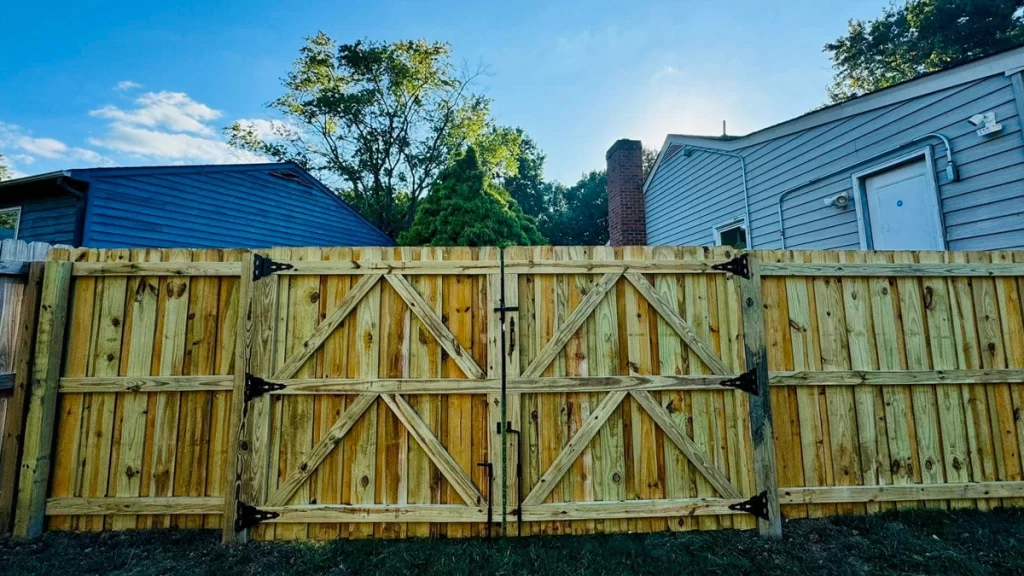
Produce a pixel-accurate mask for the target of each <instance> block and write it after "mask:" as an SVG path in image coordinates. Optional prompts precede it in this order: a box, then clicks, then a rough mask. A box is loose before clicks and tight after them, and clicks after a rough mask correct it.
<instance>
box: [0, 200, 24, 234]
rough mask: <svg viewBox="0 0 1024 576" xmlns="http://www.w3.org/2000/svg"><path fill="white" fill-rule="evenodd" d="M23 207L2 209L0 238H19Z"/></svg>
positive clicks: (0, 214) (0, 212) (0, 211)
mask: <svg viewBox="0 0 1024 576" xmlns="http://www.w3.org/2000/svg"><path fill="white" fill-rule="evenodd" d="M20 222H21V207H20V206H19V207H17V208H4V209H0V240H7V239H11V240H17V239H18V224H19V223H20Z"/></svg>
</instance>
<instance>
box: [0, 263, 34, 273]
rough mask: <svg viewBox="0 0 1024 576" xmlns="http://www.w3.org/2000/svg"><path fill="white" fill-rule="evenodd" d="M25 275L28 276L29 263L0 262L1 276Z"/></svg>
mask: <svg viewBox="0 0 1024 576" xmlns="http://www.w3.org/2000/svg"><path fill="white" fill-rule="evenodd" d="M25 274H28V262H25V261H23V260H0V276H24V275H25Z"/></svg>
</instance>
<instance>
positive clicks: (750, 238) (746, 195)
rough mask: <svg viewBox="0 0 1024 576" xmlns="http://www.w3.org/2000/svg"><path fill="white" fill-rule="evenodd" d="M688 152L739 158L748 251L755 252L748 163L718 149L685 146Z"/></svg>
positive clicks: (739, 155)
mask: <svg viewBox="0 0 1024 576" xmlns="http://www.w3.org/2000/svg"><path fill="white" fill-rule="evenodd" d="M687 150H697V151H699V152H707V153H708V154H718V155H720V156H729V157H731V158H739V160H740V175H741V176H742V177H743V215H744V217H745V218H746V223H747V249H748V250H753V248H754V226H753V223H752V222H751V221H750V192H749V190H748V189H747V161H746V159H745V158H743V155H742V154H737V153H735V152H726V151H725V150H719V149H717V148H704V147H703V146H691V145H689V144H686V145H684V146H683V150H682V153H683V156H689V154H687Z"/></svg>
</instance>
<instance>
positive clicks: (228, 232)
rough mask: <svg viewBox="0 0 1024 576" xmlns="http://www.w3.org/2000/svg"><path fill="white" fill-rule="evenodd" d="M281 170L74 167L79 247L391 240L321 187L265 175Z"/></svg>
mask: <svg viewBox="0 0 1024 576" xmlns="http://www.w3.org/2000/svg"><path fill="white" fill-rule="evenodd" d="M281 169H282V167H281V166H279V165H275V166H273V167H238V166H231V167H215V166H203V167H193V168H192V169H187V168H186V169H180V168H157V169H152V170H149V171H147V170H142V169H132V170H107V171H104V170H95V171H76V172H75V174H74V176H75V177H76V178H82V179H86V180H88V182H89V208H88V214H87V216H86V224H85V233H84V240H83V244H85V245H86V246H90V247H99V248H114V247H129V246H154V247H156V246H159V247H189V248H213V247H216V248H231V247H235V248H258V247H267V246H379V245H391V244H392V243H393V242H392V241H391V240H390V239H389V238H388V237H387V236H385V235H384V234H383V233H381V232H380V231H379V230H377V229H376V228H375V227H373V226H372V225H370V224H369V223H368V222H366V221H365V220H364V219H363V218H361V217H360V216H359V215H358V214H357V213H356V212H355V211H354V210H353V209H352V208H351V207H349V206H348V205H347V204H345V203H344V202H342V201H341V200H340V199H338V198H337V197H335V196H334V195H333V193H330V192H329V191H327V190H326V189H325V188H321V187H319V185H316V184H314V183H313V182H308V183H298V182H291V181H288V180H284V179H282V178H278V177H276V176H273V175H272V174H271V173H270V172H272V171H274V170H281ZM284 169H287V167H284ZM296 171H297V170H296ZM82 172H88V174H82Z"/></svg>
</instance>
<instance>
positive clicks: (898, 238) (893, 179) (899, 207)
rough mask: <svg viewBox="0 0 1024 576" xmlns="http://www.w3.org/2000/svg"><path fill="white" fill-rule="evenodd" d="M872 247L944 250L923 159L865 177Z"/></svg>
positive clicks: (932, 188) (935, 202) (931, 182)
mask: <svg viewBox="0 0 1024 576" xmlns="http://www.w3.org/2000/svg"><path fill="white" fill-rule="evenodd" d="M864 193H865V198H866V199H867V205H868V210H867V211H868V228H869V230H870V231H871V240H872V242H871V244H870V245H869V246H870V247H871V248H873V249H875V250H944V249H945V242H944V241H943V230H942V219H941V218H940V216H939V201H938V196H937V194H936V192H935V185H934V179H933V177H932V175H931V174H930V173H929V168H928V162H926V161H925V160H924V159H923V158H922V159H921V160H919V161H917V162H912V163H910V164H904V165H901V166H898V167H896V168H893V169H891V170H886V171H885V172H880V173H877V174H872V175H870V176H868V177H867V178H865V179H864Z"/></svg>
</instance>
